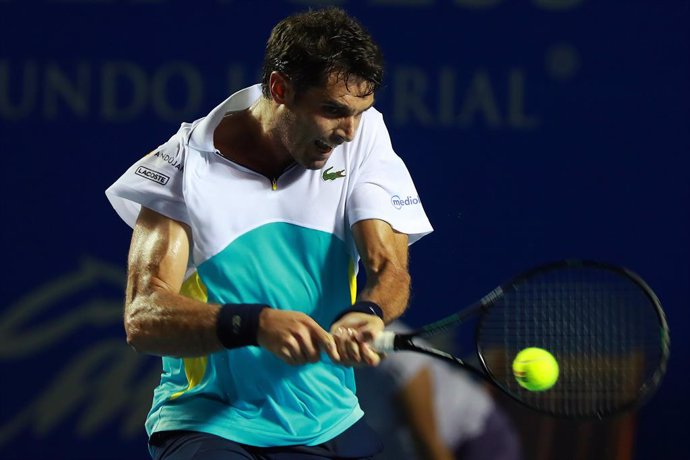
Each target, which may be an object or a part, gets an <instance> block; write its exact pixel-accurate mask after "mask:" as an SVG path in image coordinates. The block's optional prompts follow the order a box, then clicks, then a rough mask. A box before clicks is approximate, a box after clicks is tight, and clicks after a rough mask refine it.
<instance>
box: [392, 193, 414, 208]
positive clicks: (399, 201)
mask: <svg viewBox="0 0 690 460" xmlns="http://www.w3.org/2000/svg"><path fill="white" fill-rule="evenodd" d="M419 203H420V202H419V197H418V196H417V197H412V196H408V197H407V198H400V196H398V195H393V196H392V197H391V204H392V205H393V207H394V208H395V209H402V208H403V207H404V206H413V205H416V204H419Z"/></svg>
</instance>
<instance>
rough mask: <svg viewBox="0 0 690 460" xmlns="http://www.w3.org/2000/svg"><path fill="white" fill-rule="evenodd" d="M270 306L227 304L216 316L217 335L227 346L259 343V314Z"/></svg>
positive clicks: (233, 346) (237, 346)
mask: <svg viewBox="0 0 690 460" xmlns="http://www.w3.org/2000/svg"><path fill="white" fill-rule="evenodd" d="M264 308H268V306H267V305H261V304H244V303H240V304H229V303H228V304H225V305H222V306H221V307H220V310H219V311H218V317H217V318H216V335H217V336H218V340H220V343H221V344H223V346H224V347H225V348H239V347H244V346H247V345H258V344H259V342H258V338H257V335H258V332H259V315H260V314H261V310H263V309H264Z"/></svg>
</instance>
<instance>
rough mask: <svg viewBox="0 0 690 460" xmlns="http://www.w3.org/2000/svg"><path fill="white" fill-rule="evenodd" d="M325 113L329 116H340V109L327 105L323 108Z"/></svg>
mask: <svg viewBox="0 0 690 460" xmlns="http://www.w3.org/2000/svg"><path fill="white" fill-rule="evenodd" d="M323 111H324V113H326V114H327V115H340V108H339V107H333V106H329V105H327V106H326V107H324V108H323Z"/></svg>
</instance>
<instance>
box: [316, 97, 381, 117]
mask: <svg viewBox="0 0 690 460" xmlns="http://www.w3.org/2000/svg"><path fill="white" fill-rule="evenodd" d="M374 102H375V101H374V100H372V101H371V104H369V106H367V107H366V108H365V109H364V110H362V111H361V112H359V113H364V112H366V111H367V110H369V109H370V108H372V107H373V106H374ZM324 105H329V106H331V107H333V108H335V109H338V110H339V111H341V112H343V113H347V114H353V113H356V112H355V111H354V110H352V109H350V108H349V107H348V106H346V105H344V104H341V103H340V102H338V101H336V100H333V99H327V100H326V101H325V103H324Z"/></svg>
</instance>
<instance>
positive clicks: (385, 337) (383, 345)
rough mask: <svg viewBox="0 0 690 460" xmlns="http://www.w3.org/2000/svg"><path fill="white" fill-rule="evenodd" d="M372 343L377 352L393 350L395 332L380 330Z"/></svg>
mask: <svg viewBox="0 0 690 460" xmlns="http://www.w3.org/2000/svg"><path fill="white" fill-rule="evenodd" d="M372 345H373V347H374V350H376V351H378V352H379V353H388V352H390V351H395V332H392V331H383V332H381V333H380V334H379V335H378V336H376V338H375V339H374V342H373V344H372Z"/></svg>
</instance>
